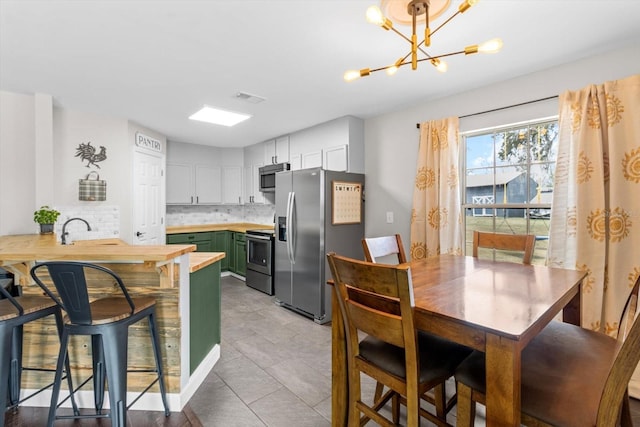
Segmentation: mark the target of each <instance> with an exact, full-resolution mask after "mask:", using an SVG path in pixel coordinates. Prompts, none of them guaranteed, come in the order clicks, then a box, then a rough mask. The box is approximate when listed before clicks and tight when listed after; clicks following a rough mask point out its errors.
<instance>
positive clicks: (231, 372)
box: [189, 277, 485, 427]
mask: <svg viewBox="0 0 640 427" xmlns="http://www.w3.org/2000/svg"><path fill="white" fill-rule="evenodd" d="M273 301H274V298H273V297H270V296H268V295H265V294H263V293H261V292H258V291H256V290H253V289H251V288H249V287H247V286H246V285H245V283H244V282H242V281H240V280H237V279H235V278H232V277H223V278H222V347H221V358H220V360H219V361H218V363H217V364H216V366H215V367H214V369H213V371H212V372H211V373H210V374H209V376H208V377H207V379H206V380H205V382H204V383H203V384H202V385H201V386H200V388H199V389H198V391H197V393H196V394H195V396H194V397H193V398H192V399H191V400H190V401H189V404H190V406H191V409H192V410H193V412H194V413H195V414H196V415H197V416H198V418H199V419H200V421H201V422H202V424H203V425H204V426H225V427H227V426H229V427H231V426H239V427H240V426H242V427H250V426H256V427H258V426H260V427H262V426H269V427H291V426H293V425H295V426H296V427H305V426H309V427H322V426H330V425H331V327H330V325H318V324H316V323H314V322H313V321H312V320H309V319H307V318H305V317H303V316H300V315H299V314H296V313H294V312H292V311H290V310H287V309H285V308H282V307H278V306H276V305H275V304H274V302H273ZM374 388H375V383H373V381H367V382H365V384H364V386H363V394H365V395H367V396H370V397H371V396H373V391H374ZM449 389H450V390H453V383H452V384H451V386H450V387H449ZM478 409H479V411H478V412H479V413H480V412H481V408H478ZM454 414H455V409H454V410H453V411H452V412H451V413H450V422H451V423H452V424H454V423H455V416H454ZM401 423H402V420H401ZM484 424H485V423H484V420H483V419H482V414H479V416H478V419H477V422H476V425H477V426H479V427H482V426H484ZM368 425H369V426H372V425H375V423H373V422H370V423H369V424H368ZM421 425H422V426H431V425H433V424H431V423H429V422H427V421H426V420H423V421H422V424H421Z"/></svg>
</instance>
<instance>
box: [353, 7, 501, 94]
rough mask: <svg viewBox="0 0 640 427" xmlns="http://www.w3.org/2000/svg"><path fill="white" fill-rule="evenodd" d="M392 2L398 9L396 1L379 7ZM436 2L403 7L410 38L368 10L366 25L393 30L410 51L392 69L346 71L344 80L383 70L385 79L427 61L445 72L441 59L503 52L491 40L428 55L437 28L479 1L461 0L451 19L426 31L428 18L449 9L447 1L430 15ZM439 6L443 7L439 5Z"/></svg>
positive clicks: (378, 13)
mask: <svg viewBox="0 0 640 427" xmlns="http://www.w3.org/2000/svg"><path fill="white" fill-rule="evenodd" d="M394 1H395V2H396V6H397V0H386V1H385V0H383V2H382V3H383V5H384V4H385V3H386V4H387V5H389V4H392V3H393V2H394ZM437 1H438V0H411V1H409V2H408V3H407V6H406V7H407V14H408V16H409V18H410V22H411V27H412V31H411V38H409V37H407V36H405V35H404V34H402V33H401V32H400V31H398V30H396V29H395V28H394V27H393V22H391V20H390V19H388V18H387V17H385V16H384V14H383V13H382V11H381V10H380V8H379V7H378V6H370V7H369V8H368V9H367V21H369V22H371V23H372V24H376V25H379V26H381V27H382V28H384V29H385V30H387V31H388V30H392V31H393V32H394V33H396V34H398V35H399V36H400V37H402V38H403V39H405V40H406V41H407V42H409V44H410V45H411V50H410V51H409V53H407V54H406V55H405V56H403V57H401V58H400V59H398V60H397V61H396V62H395V63H393V64H391V65H387V66H384V67H379V68H373V69H371V68H363V69H361V70H350V71H347V72H346V73H344V79H345V80H346V81H348V82H349V81H352V80H355V79H357V78H359V77H365V76H368V75H369V74H371V73H374V72H376V71H382V70H386V72H387V74H388V75H393V74H395V73H396V71H398V69H399V68H400V67H402V66H405V65H409V64H411V69H412V70H416V69H417V68H418V63H419V62H423V61H429V62H430V63H431V65H433V66H434V67H436V69H437V70H438V71H440V72H445V71H447V64H446V62H444V61H443V60H442V58H445V57H448V56H453V55H460V54H465V55H471V54H474V53H478V52H481V53H495V52H498V51H499V50H500V49H501V48H502V40H500V39H491V40H489V41H487V42H485V43H482V44H480V45H477V44H475V45H471V46H467V47H465V48H464V49H463V50H460V51H457V52H450V53H444V54H441V55H430V54H429V53H427V52H426V51H425V49H424V48H427V47H430V46H431V36H433V35H434V34H435V33H436V32H437V31H438V30H439V29H440V28H442V27H444V26H445V25H446V24H447V23H448V22H449V21H451V20H452V19H453V18H455V17H456V16H457V15H459V14H461V13H464V12H466V11H467V10H468V9H469V8H470V7H471V6H473V5H474V4H476V3H477V2H478V0H464V1H463V2H462V3H461V4H460V6H458V10H457V11H456V12H455V13H454V14H453V15H452V16H450V17H449V18H448V19H446V20H445V21H444V22H443V23H442V24H441V25H440V26H439V27H437V28H436V29H435V30H433V31H432V30H431V29H430V28H429V17H430V16H431V17H435V16H438V15H439V14H441V13H442V12H443V11H444V9H445V8H446V7H447V6H448V5H449V1H448V0H447V1H445V2H444V5H442V6H441V7H440V9H439V10H436V11H435V12H434V11H430V10H429V6H430V5H431V4H432V3H436V2H437ZM440 2H441V3H442V1H440ZM423 15H424V17H423ZM422 19H424V21H425V29H424V39H423V40H422V41H421V42H420V43H418V37H417V34H416V27H417V23H418V21H420V20H422ZM418 52H420V53H421V54H422V55H424V57H421V58H418Z"/></svg>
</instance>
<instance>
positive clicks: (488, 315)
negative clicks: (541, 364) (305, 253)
mask: <svg viewBox="0 0 640 427" xmlns="http://www.w3.org/2000/svg"><path fill="white" fill-rule="evenodd" d="M410 265H411V278H412V282H413V290H414V299H415V314H414V317H415V321H416V327H417V328H418V329H420V330H423V331H426V332H429V333H432V334H435V335H439V336H442V337H444V338H447V339H449V340H451V341H455V342H458V343H460V344H464V345H467V346H469V347H471V348H473V349H476V350H479V351H482V352H484V353H485V354H486V358H485V359H486V384H487V388H486V416H487V426H519V425H520V367H521V353H522V350H523V349H524V348H525V347H526V345H527V344H528V343H529V342H530V341H531V340H532V339H533V338H534V337H535V336H536V335H537V334H538V333H539V332H540V331H541V330H542V329H543V328H544V327H545V326H546V325H547V324H548V323H549V322H550V321H551V320H552V319H553V318H554V317H556V316H557V315H559V313H560V312H562V320H563V321H564V322H569V323H573V324H576V325H580V320H581V316H580V311H581V284H582V280H583V279H584V278H585V277H586V273H585V272H581V271H575V270H565V269H559V268H550V267H544V266H537V265H522V264H516V263H508V262H499V261H491V260H483V259H478V258H472V257H463V256H453V255H440V256H436V257H432V258H427V259H422V260H416V261H411V263H410ZM346 356H347V355H346V341H345V331H344V323H343V320H342V316H341V314H340V309H339V307H338V301H337V295H336V292H335V288H334V290H333V297H332V425H333V426H334V427H337V426H346V425H347V404H348V384H347V372H346V371H347V362H346V360H347V359H346Z"/></svg>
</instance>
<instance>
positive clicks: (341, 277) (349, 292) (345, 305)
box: [327, 253, 417, 376]
mask: <svg viewBox="0 0 640 427" xmlns="http://www.w3.org/2000/svg"><path fill="white" fill-rule="evenodd" d="M327 260H328V262H329V267H330V268H331V273H332V275H333V280H334V286H336V289H337V291H338V292H337V293H338V302H339V306H340V311H341V313H342V317H343V320H344V324H345V330H346V335H347V354H348V355H349V358H350V359H351V358H352V357H355V356H357V355H358V354H359V353H358V351H359V349H358V343H359V337H358V331H362V332H364V333H366V334H367V335H370V336H373V337H376V338H378V339H380V340H382V341H385V342H387V343H389V344H393V345H395V346H397V347H401V348H404V349H405V352H406V353H407V354H408V355H413V356H410V357H413V358H414V360H415V358H416V357H417V347H416V332H415V328H414V323H413V306H414V300H413V286H412V284H411V271H410V268H409V265H408V264H401V265H397V266H396V265H387V264H374V263H370V262H366V261H359V260H355V259H351V258H346V257H343V256H339V255H336V254H335V253H330V254H328V255H327ZM412 371H413V372H415V373H416V375H417V362H416V366H415V367H410V366H407V376H409V374H410V373H411V372H412Z"/></svg>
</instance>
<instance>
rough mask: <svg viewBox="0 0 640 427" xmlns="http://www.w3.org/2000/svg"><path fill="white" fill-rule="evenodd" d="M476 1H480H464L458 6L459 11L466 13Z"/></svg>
mask: <svg viewBox="0 0 640 427" xmlns="http://www.w3.org/2000/svg"><path fill="white" fill-rule="evenodd" d="M476 3H478V0H466V1H465V2H464V3H462V4H461V5H460V6H458V11H459V12H460V13H465V12H466V11H467V9H469V8H470V7H471V6H473V5H474V4H476Z"/></svg>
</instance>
